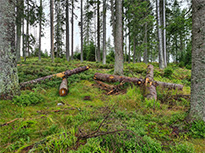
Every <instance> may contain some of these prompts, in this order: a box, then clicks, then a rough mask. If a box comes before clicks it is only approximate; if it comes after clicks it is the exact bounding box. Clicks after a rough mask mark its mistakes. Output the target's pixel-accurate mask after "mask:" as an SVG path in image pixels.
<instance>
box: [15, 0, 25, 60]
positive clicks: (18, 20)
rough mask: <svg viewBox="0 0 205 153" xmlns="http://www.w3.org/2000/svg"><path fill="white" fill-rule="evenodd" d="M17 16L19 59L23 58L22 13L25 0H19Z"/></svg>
mask: <svg viewBox="0 0 205 153" xmlns="http://www.w3.org/2000/svg"><path fill="white" fill-rule="evenodd" d="M16 4H17V17H16V29H17V30H16V31H17V32H16V38H17V42H16V53H17V61H20V60H21V58H20V57H21V54H20V51H21V23H22V15H23V1H22V0H17V1H16Z"/></svg>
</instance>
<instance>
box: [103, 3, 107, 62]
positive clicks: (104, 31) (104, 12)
mask: <svg viewBox="0 0 205 153" xmlns="http://www.w3.org/2000/svg"><path fill="white" fill-rule="evenodd" d="M106 7H107V6H106V0H103V64H106V55H107V51H106V11H107V8H106Z"/></svg>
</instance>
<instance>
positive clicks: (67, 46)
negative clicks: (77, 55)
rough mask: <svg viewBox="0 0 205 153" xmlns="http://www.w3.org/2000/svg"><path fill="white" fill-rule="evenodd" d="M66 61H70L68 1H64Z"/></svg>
mask: <svg viewBox="0 0 205 153" xmlns="http://www.w3.org/2000/svg"><path fill="white" fill-rule="evenodd" d="M65 13H66V59H67V61H69V60H70V39H69V38H70V37H69V36H70V32H69V30H70V27H69V26H70V25H69V3H68V0H66V11H65Z"/></svg>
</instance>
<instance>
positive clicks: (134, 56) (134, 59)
mask: <svg viewBox="0 0 205 153" xmlns="http://www.w3.org/2000/svg"><path fill="white" fill-rule="evenodd" d="M133 63H136V38H135V36H134V39H133Z"/></svg>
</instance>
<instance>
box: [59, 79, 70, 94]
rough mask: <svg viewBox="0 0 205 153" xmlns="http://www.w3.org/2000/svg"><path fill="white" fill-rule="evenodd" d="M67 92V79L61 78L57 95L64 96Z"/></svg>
mask: <svg viewBox="0 0 205 153" xmlns="http://www.w3.org/2000/svg"><path fill="white" fill-rule="evenodd" d="M67 94H68V80H67V79H66V78H63V80H62V82H61V85H60V88H59V95H60V96H66V95H67Z"/></svg>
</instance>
